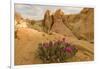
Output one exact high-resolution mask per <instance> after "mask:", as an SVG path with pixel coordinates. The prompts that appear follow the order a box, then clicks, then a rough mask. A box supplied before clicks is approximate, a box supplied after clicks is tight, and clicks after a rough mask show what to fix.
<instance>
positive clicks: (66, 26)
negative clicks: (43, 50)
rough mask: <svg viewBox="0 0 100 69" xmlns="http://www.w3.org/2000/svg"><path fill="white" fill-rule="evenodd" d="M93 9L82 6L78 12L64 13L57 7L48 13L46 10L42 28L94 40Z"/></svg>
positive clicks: (90, 40) (68, 35)
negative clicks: (52, 12)
mask: <svg viewBox="0 0 100 69" xmlns="http://www.w3.org/2000/svg"><path fill="white" fill-rule="evenodd" d="M93 17H94V11H93V8H84V9H83V10H82V11H81V12H80V13H78V14H69V15H65V14H64V12H63V11H62V10H60V9H58V10H57V11H56V12H55V13H54V14H52V15H50V11H49V10H47V11H46V13H45V16H44V21H43V28H44V30H46V31H53V32H56V33H59V34H63V35H65V36H67V37H74V38H77V39H79V40H80V39H82V40H87V41H89V42H92V43H93V42H94V18H93Z"/></svg>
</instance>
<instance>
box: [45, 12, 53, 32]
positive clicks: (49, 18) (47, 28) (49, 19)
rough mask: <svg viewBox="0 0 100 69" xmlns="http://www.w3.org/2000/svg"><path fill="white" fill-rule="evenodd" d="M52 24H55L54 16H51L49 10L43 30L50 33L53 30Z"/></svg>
mask: <svg viewBox="0 0 100 69" xmlns="http://www.w3.org/2000/svg"><path fill="white" fill-rule="evenodd" d="M52 24H53V22H52V16H51V15H50V11H49V10H47V11H46V13H45V15H44V20H43V30H44V31H45V32H47V33H48V32H49V31H50V29H51V25H52Z"/></svg>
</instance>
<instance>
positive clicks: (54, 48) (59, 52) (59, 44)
mask: <svg viewBox="0 0 100 69" xmlns="http://www.w3.org/2000/svg"><path fill="white" fill-rule="evenodd" d="M77 51H78V49H77V48H75V46H73V45H71V44H69V43H68V42H66V39H65V38H63V40H58V41H54V42H53V41H49V42H48V43H40V44H39V48H38V57H39V58H40V59H41V60H42V61H43V63H60V62H67V59H69V58H72V57H73V56H74V55H75V54H76V53H77Z"/></svg>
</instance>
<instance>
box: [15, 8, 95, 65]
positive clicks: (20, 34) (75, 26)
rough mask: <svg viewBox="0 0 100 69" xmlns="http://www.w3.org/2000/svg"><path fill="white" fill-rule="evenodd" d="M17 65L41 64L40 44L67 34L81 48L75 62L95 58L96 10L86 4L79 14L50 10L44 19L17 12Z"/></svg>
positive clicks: (71, 41) (68, 38)
mask: <svg viewBox="0 0 100 69" xmlns="http://www.w3.org/2000/svg"><path fill="white" fill-rule="evenodd" d="M14 26H15V31H14V32H15V34H14V35H15V37H14V38H15V40H14V42H15V46H14V48H15V52H14V53H15V55H14V58H15V59H14V61H15V65H28V64H42V63H43V62H42V61H41V60H40V59H39V58H38V57H36V53H37V49H38V44H39V43H42V42H48V41H55V40H60V39H62V38H66V39H67V40H66V41H67V42H68V43H70V44H73V45H74V46H75V47H76V48H78V50H79V51H78V52H77V53H76V55H75V56H74V57H73V58H71V61H72V62H80V61H92V60H94V10H93V8H83V9H82V10H81V11H80V13H78V14H69V15H66V14H65V13H64V12H63V11H62V10H61V9H57V10H56V11H55V12H54V13H53V14H50V11H49V10H47V11H46V12H45V14H44V19H43V20H30V19H24V18H23V17H22V16H21V14H19V13H17V12H16V13H15V25H14Z"/></svg>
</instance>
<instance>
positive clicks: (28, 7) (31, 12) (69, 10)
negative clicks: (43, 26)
mask: <svg viewBox="0 0 100 69" xmlns="http://www.w3.org/2000/svg"><path fill="white" fill-rule="evenodd" d="M47 9H48V10H51V13H53V12H55V11H56V10H57V9H62V11H64V13H65V14H75V13H79V12H80V11H81V10H82V9H83V8H79V7H66V6H45V5H32V4H15V11H16V12H18V13H20V14H21V15H22V16H23V17H24V18H30V19H34V20H40V19H43V16H44V13H45V11H46V10H47Z"/></svg>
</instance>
